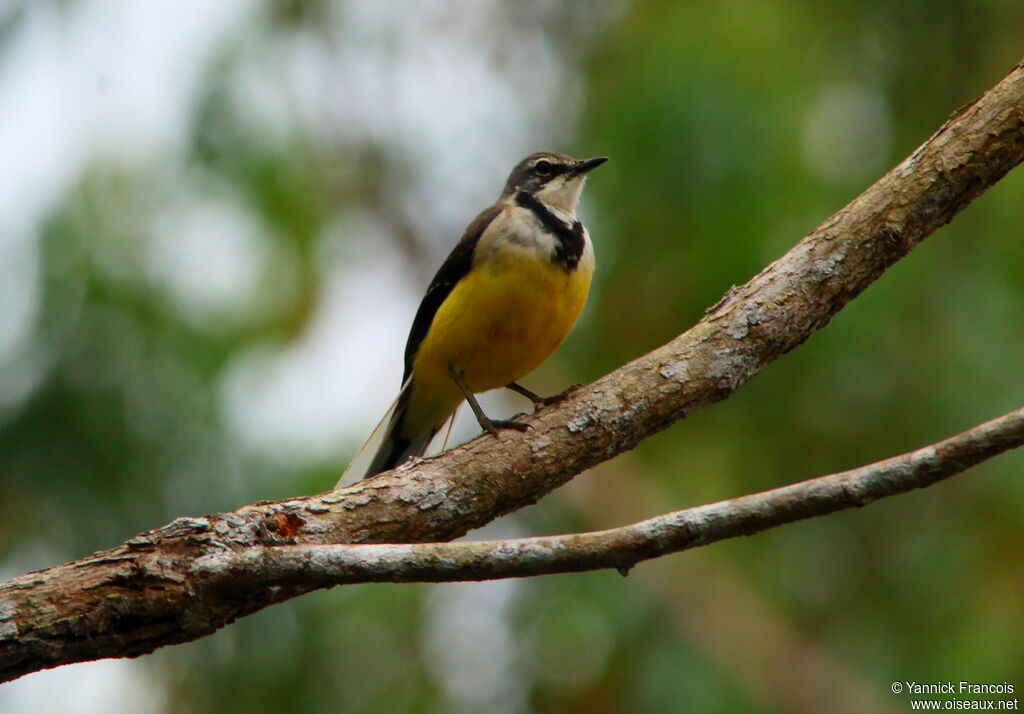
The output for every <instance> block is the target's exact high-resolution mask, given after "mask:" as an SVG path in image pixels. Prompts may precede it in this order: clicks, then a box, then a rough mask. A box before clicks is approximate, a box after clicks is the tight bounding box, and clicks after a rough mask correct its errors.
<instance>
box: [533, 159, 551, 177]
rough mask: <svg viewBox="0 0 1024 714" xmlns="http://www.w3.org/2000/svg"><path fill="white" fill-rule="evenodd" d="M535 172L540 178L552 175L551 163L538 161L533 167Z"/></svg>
mask: <svg viewBox="0 0 1024 714" xmlns="http://www.w3.org/2000/svg"><path fill="white" fill-rule="evenodd" d="M533 170H534V171H536V172H537V175H538V176H547V175H548V174H550V173H551V162H550V161H544V160H541V161H538V162H537V163H535V164H534V165H533Z"/></svg>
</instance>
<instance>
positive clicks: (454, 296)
mask: <svg viewBox="0 0 1024 714" xmlns="http://www.w3.org/2000/svg"><path fill="white" fill-rule="evenodd" d="M607 160H608V159H607V157H604V156H599V157H596V158H593V159H586V160H579V159H574V158H572V157H570V156H566V155H564V154H557V153H554V152H551V151H542V152H539V153H536V154H531V155H530V156H527V157H526V158H525V159H523V160H522V161H520V162H519V163H518V164H517V165H516V167H515V168H514V169H512V173H511V174H510V175H509V177H508V181H507V182H506V183H505V188H504V190H503V191H502V192H501V196H500V197H499V198H498V201H497V202H496V203H495V204H494V205H493V206H491V207H490V208H487V209H485V210H484V211H483V212H482V213H480V215H478V216H477V217H476V218H475V219H473V221H472V222H471V223H470V224H469V226H468V227H467V228H466V231H465V233H464V234H463V236H462V239H461V240H460V241H459V243H458V245H456V246H455V248H454V249H453V250H452V252H451V254H450V255H449V256H448V258H447V259H446V260H445V261H444V263H443V264H442V265H441V268H440V269H439V270H438V271H437V274H436V275H435V276H434V279H433V280H432V281H431V282H430V286H429V287H428V288H427V293H426V295H424V296H423V301H422V302H421V303H420V307H419V310H417V312H416V317H415V319H414V320H413V323H412V329H411V330H410V331H409V339H408V342H407V343H406V346H405V373H404V374H403V375H402V389H401V391H400V392H399V395H398V398H397V399H396V400H395V402H394V404H393V405H392V406H391V409H390V410H388V413H387V414H386V415H385V416H384V419H383V420H382V421H381V423H380V424H379V425H378V426H377V428H376V429H375V430H374V432H373V434H372V435H371V436H370V438H369V439H368V440H367V442H366V443H365V444H363V446H362V448H361V449H360V450H359V453H358V454H357V455H356V457H355V459H353V461H352V463H351V464H350V465H349V467H348V469H346V471H345V473H344V474H343V475H342V477H341V480H340V481H339V482H338V486H337V487H341V486H342V485H347V484H350V483H353V482H355V481H357V480H359V479H361V478H367V477H369V476H373V475H374V474H377V473H380V472H381V471H387V470H388V469H392V468H394V467H395V466H398V465H399V464H401V463H402V462H403V461H405V460H406V459H408V458H409V457H411V456H419V455H421V454H423V452H424V451H426V449H427V447H428V445H429V444H430V442H431V440H432V439H433V438H434V436H435V435H436V434H437V432H438V431H439V430H440V429H441V427H442V426H444V424H445V422H446V421H447V420H448V419H449V418H451V417H452V416H453V415H454V413H455V411H456V410H457V409H458V407H459V404H461V403H462V400H463V399H465V400H466V401H467V402H469V406H470V407H471V408H472V409H473V413H474V415H476V418H477V421H478V422H479V423H480V426H481V428H483V429H485V430H486V431H488V432H490V433H491V434H494V435H496V434H497V433H498V429H502V428H511V429H518V430H520V431H521V430H523V429H525V428H526V425H525V424H522V423H520V422H515V421H511V420H509V421H505V420H496V419H489V418H488V417H487V415H486V414H484V412H483V410H482V409H481V408H480V405H479V404H478V403H477V401H476V398H475V397H474V396H473V395H474V394H476V393H479V392H486V391H488V390H490V389H497V388H499V387H508V388H509V389H512V390H514V391H516V392H518V393H519V394H522V395H523V396H525V397H527V398H529V399H530V400H531V401H532V402H533V403H534V405H535V406H539V405H542V404H545V403H547V400H545V399H543V398H541V397H539V396H537V395H536V394H534V393H533V392H531V391H530V390H528V389H526V388H524V387H522V386H520V385H519V384H516V380H518V379H520V378H522V377H523V376H524V375H526V374H529V373H530V372H532V371H533V370H534V369H535V368H536V367H537V366H539V365H540V364H541V363H542V362H543V361H544V360H546V359H547V358H548V356H549V355H550V354H551V353H552V352H554V350H555V348H556V347H558V345H559V344H561V342H562V340H564V339H565V337H566V336H567V335H568V334H569V331H570V330H571V329H572V326H573V325H574V324H575V323H576V318H577V317H579V314H580V311H581V310H582V309H583V303H584V302H586V299H587V292H588V291H589V290H590V278H591V275H592V274H593V272H594V249H593V246H592V245H591V242H590V236H589V234H588V233H587V229H586V228H584V227H583V224H582V223H580V220H579V219H578V218H577V217H576V205H577V204H578V202H579V198H580V193H581V192H582V190H583V184H584V183H585V182H586V179H587V174H588V173H589V172H590V171H591V170H592V169H594V168H596V167H598V166H600V165H601V164H603V163H604V162H605V161H607Z"/></svg>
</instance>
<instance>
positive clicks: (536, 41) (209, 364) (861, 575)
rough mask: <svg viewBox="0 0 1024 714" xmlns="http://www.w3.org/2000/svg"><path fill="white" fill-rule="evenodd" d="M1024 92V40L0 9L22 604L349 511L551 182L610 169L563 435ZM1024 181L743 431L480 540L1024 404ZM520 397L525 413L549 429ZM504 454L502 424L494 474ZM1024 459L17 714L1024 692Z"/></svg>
mask: <svg viewBox="0 0 1024 714" xmlns="http://www.w3.org/2000/svg"><path fill="white" fill-rule="evenodd" d="M1022 56H1024V3H1021V2H1020V0H985V1H983V2H978V1H977V0H828V1H826V2H820V1H815V2H811V1H810V0H769V1H768V2H762V1H755V0H739V1H734V0H729V1H728V2H726V1H724V0H722V1H718V2H713V1H710V0H705V1H693V2H685V3H676V2H639V1H638V2H631V3H630V2H625V1H623V0H608V1H602V2H593V1H589V0H573V1H567V2H547V1H542V0H529V1H523V2H518V1H517V2H511V1H509V2H477V1H476V0H432V1H430V2H418V3H413V2H375V1H374V0H338V1H336V2H301V1H299V0H292V1H284V0H273V1H271V0H218V1H217V2H206V1H205V0H191V1H187V2H186V1H178V2H170V1H169V0H167V1H155V0H138V1H136V2H120V1H119V0H76V1H75V2H61V1H56V0H31V1H28V2H24V3H21V2H15V1H13V0H0V166H2V170H0V524H2V525H0V572H2V574H3V575H4V576H5V577H7V576H13V575H16V574H20V573H22V572H25V571H27V570H29V569H34V568H40V567H45V566H48V565H52V564H55V563H58V562H61V561H64V560H67V559H72V558H75V557H79V556H82V555H85V554H87V553H89V552H91V551H93V550H95V549H99V548H105V547H110V546H113V545H115V544H118V543H120V542H122V541H124V540H125V539H127V538H129V537H130V536H132V535H133V534H135V533H137V532H139V531H142V530H145V529H147V528H150V527H155V526H157V525H160V524H163V523H165V522H167V521H169V520H171V519H173V518H175V517H177V516H182V515H194V514H204V513H210V512H214V511H221V510H228V509H232V508H235V507H238V506H240V505H243V504H245V503H250V502H253V501H256V500H258V499H264V498H282V497H287V496H293V495H297V494H307V493H313V492H318V491H322V490H325V489H327V488H329V487H330V486H331V485H332V484H333V483H334V481H335V479H336V478H337V476H338V474H339V473H340V471H341V470H342V469H343V467H344V465H345V464H346V462H347V459H348V458H349V457H350V456H351V454H352V452H353V450H354V449H355V448H356V447H357V446H358V444H359V443H360V442H361V441H362V439H363V438H364V437H365V436H366V434H367V433H368V432H369V430H370V429H371V428H372V426H373V424H374V423H375V422H376V420H377V419H378V418H379V417H380V415H381V414H382V413H383V412H384V410H385V409H386V407H387V405H388V404H389V403H390V401H391V400H392V398H393V397H394V395H395V392H396V390H397V388H398V380H399V376H400V373H401V352H402V347H403V345H404V340H405V336H406V332H407V329H408V326H409V324H410V321H411V318H412V315H413V313H414V311H415V308H416V305H417V304H418V300H419V297H420V295H421V293H422V291H423V289H424V287H425V285H426V283H427V281H428V280H429V278H430V276H431V274H432V273H433V271H434V270H435V269H436V267H437V265H438V264H439V263H440V261H441V260H442V259H443V257H444V256H445V255H446V253H447V252H448V250H449V249H450V248H451V246H452V245H453V243H454V241H455V240H457V238H458V236H459V235H460V233H461V230H462V228H463V227H464V226H465V224H466V223H467V222H468V220H469V219H470V218H471V217H472V216H473V215H475V213H476V212H477V211H478V210H480V209H481V208H482V207H484V206H485V205H487V204H488V203H490V202H491V201H492V200H493V198H494V197H495V196H496V194H497V192H498V191H499V189H500V187H501V185H502V183H503V181H504V178H505V175H506V173H507V172H508V170H509V169H510V168H511V166H512V165H513V164H514V163H515V161H517V160H518V159H519V158H521V156H523V155H525V154H527V153H529V152H531V151H534V150H537V149H540V148H553V149H557V150H561V151H566V152H570V153H574V154H576V155H580V156H587V155H597V154H607V155H609V156H611V157H612V161H610V162H609V163H608V164H607V165H606V166H604V167H602V168H601V169H600V170H599V171H597V172H595V174H594V175H593V178H592V180H591V182H590V185H589V187H588V189H587V192H586V196H585V197H584V202H583V205H582V208H581V213H582V215H583V216H584V218H585V220H586V222H587V224H588V226H589V227H590V230H591V233H592V235H593V236H594V238H595V242H596V244H597V252H598V262H599V269H598V272H597V275H596V282H595V285H594V290H593V293H592V296H591V299H590V302H589V304H588V307H587V309H586V311H585V314H584V316H583V318H582V320H581V322H580V324H579V325H578V326H577V328H576V330H575V332H574V333H573V335H572V336H571V337H570V339H569V340H568V341H567V343H566V344H565V345H564V346H563V347H562V348H561V349H560V351H559V352H558V353H557V354H556V356H555V357H553V358H552V359H551V360H550V362H549V363H548V364H546V365H545V366H544V367H543V368H541V369H540V370H539V371H538V372H537V373H535V374H534V375H533V376H531V377H529V378H527V379H526V380H525V381H526V383H527V384H528V385H530V386H531V387H532V388H534V389H536V390H537V391H540V392H547V393H553V392H556V391H559V390H560V389H561V388H563V387H564V386H566V385H568V384H570V383H573V382H585V381H589V380H592V379H594V378H596V377H598V376H599V375H601V374H603V373H605V372H606V371H608V370H610V369H613V368H614V367H616V366H618V365H619V364H621V363H623V362H624V361H626V360H629V359H631V358H633V357H636V356H638V355H640V354H643V353H644V352H646V351H648V350H650V349H652V348H654V347H655V346H657V345H659V344H661V343H663V342H665V341H667V340H669V339H670V338H672V337H673V336H675V335H676V334H678V333H679V332H681V331H682V330H684V329H685V328H686V327H687V326H688V325H690V324H692V323H693V322H694V321H695V320H697V319H698V318H699V317H700V316H701V314H702V312H703V310H704V308H705V307H707V306H708V305H710V304H712V303H714V302H715V301H716V300H717V299H718V297H719V296H720V295H721V294H722V293H723V292H724V291H725V290H726V289H727V288H728V287H729V286H730V285H731V284H734V283H742V282H744V281H745V280H747V279H748V278H749V277H750V276H751V275H753V274H754V273H755V272H757V271H758V270H759V269H760V268H761V267H763V266H764V265H765V264H766V263H767V262H769V261H771V260H772V259H774V258H776V257H777V256H779V255H780V254H782V253H783V252H784V251H785V250H786V249H787V248H788V247H789V246H790V245H791V244H793V243H794V242H795V241H797V240H798V239H799V238H800V237H801V236H802V235H803V234H804V233H806V232H807V231H808V230H809V229H811V228H813V227H814V226H815V225H816V224H817V223H819V222H820V221H822V220H823V219H825V218H826V217H827V216H828V215H830V214H831V213H832V212H833V211H835V210H837V209H838V208H840V207H841V206H842V205H843V204H845V203H846V202H847V201H848V200H850V199H852V198H853V197H854V196H856V195H857V194H858V193H859V192H860V191H861V190H863V189H864V188H865V187H866V186H867V185H869V184H870V183H871V182H872V181H873V180H874V179H875V178H877V177H878V176H880V175H881V174H882V173H883V172H884V171H885V170H887V168H888V167H890V166H891V165H893V164H894V163H895V162H897V161H899V160H900V159H901V158H902V157H903V156H905V155H906V154H908V153H909V152H910V151H912V150H913V148H914V147H915V146H916V145H917V144H918V143H920V142H921V141H923V140H924V139H925V138H927V137H928V135H929V134H931V133H932V132H933V131H934V130H935V129H936V128H937V127H938V126H939V125H940V124H941V123H942V122H943V121H944V120H945V119H946V118H947V116H948V115H949V114H950V113H951V112H953V111H954V110H955V109H956V108H958V107H960V106H961V105H963V104H964V103H966V102H968V101H969V100H971V99H972V98H974V97H975V96H977V95H978V94H979V93H981V92H982V91H983V90H985V89H987V88H988V87H989V86H991V85H992V84H994V83H995V82H996V81H997V80H999V79H1000V78H1001V77H1002V76H1003V75H1004V74H1005V73H1006V71H1008V69H1009V68H1010V67H1011V66H1012V65H1013V64H1014V63H1015V62H1017V61H1018V60H1020V58H1021V57H1022ZM1022 246H1024V172H1022V171H1020V170H1018V171H1017V172H1015V173H1013V174H1011V175H1010V176H1008V177H1007V178H1006V179H1005V180H1004V181H1002V182H1001V183H1000V184H999V185H998V186H996V187H995V188H993V189H992V190H991V191H989V192H988V193H987V194H985V195H984V196H983V197H981V198H980V199H979V200H977V201H976V202H975V203H974V204H972V205H971V206H970V207H969V208H968V209H967V210H966V211H965V212H964V213H963V214H962V215H961V216H960V217H958V218H957V219H956V220H955V221H954V222H953V223H952V224H951V225H950V226H948V227H946V228H943V229H942V230H941V231H939V232H938V234H936V235H935V236H934V237H933V238H931V239H929V240H928V241H927V242H926V243H925V244H924V245H922V246H921V247H920V248H918V249H917V250H915V251H914V253H913V254H912V255H911V256H910V257H909V258H908V259H906V260H905V261H903V262H901V263H900V264H899V265H897V266H896V267H894V268H893V269H892V270H891V271H890V272H889V273H888V274H887V275H886V276H885V277H884V278H882V279H881V280H880V281H878V282H877V283H876V284H875V285H873V286H872V287H871V288H870V289H869V290H868V291H867V293H865V294H864V295H863V296H862V297H861V298H859V299H858V300H856V301H855V302H854V303H852V304H851V305H850V306H849V307H848V308H847V309H846V310H844V311H843V312H842V313H841V314H840V315H839V316H837V317H836V318H835V319H834V320H833V321H832V323H831V324H830V325H829V326H828V328H827V329H825V330H824V331H822V332H821V333H819V334H818V335H816V336H814V337H813V338H812V339H811V340H809V341H808V342H807V343H806V344H805V345H804V346H802V347H801V348H800V349H798V350H796V351H794V352H793V353H791V354H790V355H787V356H786V357H785V358H783V359H781V360H779V361H778V362H777V363H775V364H773V365H771V366H770V367H769V368H767V369H766V370H765V371H764V372H763V374H761V375H760V376H758V378H757V379H755V380H754V381H753V382H752V383H751V384H749V385H748V386H746V387H744V388H743V389H742V390H741V391H740V392H739V393H738V394H736V395H735V396H734V397H733V398H732V399H730V400H729V401H728V402H726V403H723V404H720V405H718V406H716V407H715V408H713V409H711V410H708V411H706V412H704V413H700V414H695V415H693V417H692V418H690V419H687V420H686V421H685V422H683V423H680V424H677V425H675V426H674V427H672V428H671V429H669V430H668V431H666V432H664V433H662V434H660V435H658V436H657V437H655V438H652V439H650V440H648V441H646V442H645V443H644V444H642V445H641V446H640V447H639V448H638V449H636V450H635V451H634V452H632V453H630V454H626V455H624V456H622V457H620V458H618V459H616V460H615V461H613V462H611V463H608V464H605V465H603V466H601V467H600V468H598V469H595V470H594V471H593V472H591V473H588V474H585V475H583V476H581V477H579V478H578V479H577V480H576V481H575V482H574V483H573V484H571V485H570V486H569V487H567V488H564V489H562V490H561V491H560V492H559V493H556V494H554V495H552V496H550V497H549V498H547V499H545V500H544V502H542V503H541V504H539V505H537V506H534V507H531V508H529V509H526V510H524V511H521V512H519V513H516V514H514V515H512V516H510V517H507V518H505V519H503V520H501V521H499V522H498V523H496V524H494V525H492V526H490V527H489V528H487V529H485V531H483V532H482V533H478V534H475V536H476V537H480V536H481V535H483V536H487V537H501V536H516V535H526V534H543V533H562V532H571V531H577V530H590V529H596V528H603V527H609V526H614V525H619V524H623V523H627V522H630V521H632V520H636V519H639V518H643V517H645V516H651V515H655V514H657V513H661V512H665V511H668V510H674V509H679V508H684V507H687V506H691V505H696V504H700V503H705V502H708V501H713V500H718V499H722V498H727V497H731V496H736V495H740V494H743V493H747V492H751V491H755V490H759V489H765V488H769V487H773V486H777V485H781V484H785V483H789V482H792V481H797V480H800V479H803V478H807V477H811V476H815V475H819V474H822V473H829V472H833V471H837V470H841V469H844V468H848V467H852V466H856V465H860V464H863V463H867V462H870V461H874V460H877V459H880V458H884V457H887V456H890V455H893V454H896V453H900V452H903V451H906V450H909V449H912V448H914V447H917V446H920V445H923V444H925V443H929V442H932V441H935V440H938V439H940V438H942V437H945V436H948V435H950V434H952V433H955V432H958V431H960V430H962V429H964V428H967V427H969V426H971V425H973V424H974V423H976V422H979V421H982V420H985V419H987V418H991V417H994V416H996V415H998V414H1001V413H1003V412H1005V411H1008V410H1010V409H1013V408H1015V407H1017V406H1019V405H1020V404H1021V403H1022V401H1024V372H1022V367H1024V364H1022V355H1024V249H1022ZM515 399H516V398H514V397H513V398H512V399H509V398H507V397H505V396H501V395H496V396H493V397H490V398H489V399H488V400H487V401H486V403H485V404H486V406H487V408H488V409H490V410H493V411H495V412H497V413H512V412H514V411H517V410H521V409H523V408H524V406H525V405H524V404H523V402H522V400H520V401H515ZM474 433H475V430H474V429H473V428H472V424H466V423H465V422H463V423H462V424H461V425H460V426H459V428H458V431H457V435H458V437H459V438H466V437H468V436H471V435H473V434H474ZM1022 471H1024V454H1010V455H1007V456H1004V457H1002V458H1000V459H998V460H997V461H995V462H993V463H991V464H987V465H984V466H982V467H979V468H977V469H975V470H974V471H973V472H971V473H970V474H969V475H966V476H963V477H959V478H957V479H954V480H953V481H951V482H948V483H944V484H942V485H939V486H937V487H934V488H931V489H928V490H927V491H924V492H919V493H914V494H911V495H906V496H902V497H899V498H894V499H891V500H888V501H885V502H883V503H879V504H876V505H873V506H871V507H870V508H867V509H863V510H859V511H857V512H847V513H843V514H839V515H835V516H831V517H828V518H822V519H818V520H815V521H811V522H804V523H800V524H797V525H793V526H788V527H785V528H780V529H777V530H774V531H771V532H768V533H765V534H762V535H759V536H757V537H754V538H748V539H744V540H737V541H732V542H727V543H720V544H717V545H714V546H713V547H710V548H708V549H706V550H704V551H701V552H691V553H686V554H681V555H677V556H674V557H669V558H665V559H663V560H661V561H659V562H657V563H652V564H646V565H642V566H640V567H638V568H636V569H635V570H634V571H633V572H632V573H631V574H630V576H629V577H628V578H622V577H620V576H619V575H617V574H615V573H607V572H601V573H590V574H582V575H567V576H560V577H549V578H543V579H534V580H510V581H504V582H496V583H489V584H452V585H430V586H427V585H424V586H407V585H402V586H385V585H377V586H362V587H348V588H342V589H336V590H333V591H330V592H322V593H316V594H313V595H311V596H308V597H304V598H301V599H299V600H297V601H293V602H289V603H285V604H283V605H280V606H277V607H274V608H272V609H270V610H268V611H265V612H262V613H259V614H257V615H254V616H252V617H249V618H247V619H246V620H244V621H242V622H239V623H237V624H235V625H233V626H231V627H229V628H227V629H225V630H223V631H221V632H218V633H217V634H215V635H214V636H212V637H208V638H206V639H204V640H202V641H199V642H195V643H191V644H187V645H183V646H179V647H175V648H172V649H167V650H162V651H160V652H158V653H156V654H154V655H151V656H147V657H144V658H141V659H138V660H132V661H123V660H121V661H107V662H99V663H90V664H82V665H75V666H71V667H64V668H61V669H59V670H55V671H51V672H44V673H40V674H34V675H31V676H28V677H25V678H23V679H21V680H19V681H18V682H16V683H13V684H9V685H5V686H3V687H0V711H2V712H4V713H5V714H20V713H22V712H33V714H38V713H40V712H60V713H62V714H63V713H82V714H86V713H92V712H103V713H104V714H118V713H120V712H126V713H129V712H130V713H133V714H134V713H139V712H142V713H154V714H167V713H172V712H197V713H203V712H218V713H221V714H223V713H229V712H240V713H241V712H271V711H298V712H311V713H315V712H338V711H345V712H375V713H376V712H467V713H468V712H495V713H502V714H503V713H507V714H518V713H521V712H630V713H632V712H652V713H653V712H658V713H661V712H676V711H700V712H820V711H865V712H867V711H872V712H886V711H906V710H907V709H908V705H907V702H906V699H905V697H897V696H895V695H893V694H892V693H891V692H890V691H889V688H890V683H891V682H892V681H893V680H917V681H929V682H930V681H944V680H947V679H951V680H953V681H958V680H960V679H966V680H970V681H975V682H1003V681H1009V682H1014V683H1016V686H1017V688H1018V691H1020V690H1021V688H1024V667H1022V663H1024V566H1022V558H1024V539H1022V538H1021V529H1022V527H1024V479H1022V478H1021V472H1022Z"/></svg>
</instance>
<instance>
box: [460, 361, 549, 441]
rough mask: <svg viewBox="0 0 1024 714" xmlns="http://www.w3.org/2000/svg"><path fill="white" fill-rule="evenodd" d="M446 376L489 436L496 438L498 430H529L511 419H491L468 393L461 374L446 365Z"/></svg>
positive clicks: (470, 393)
mask: <svg viewBox="0 0 1024 714" xmlns="http://www.w3.org/2000/svg"><path fill="white" fill-rule="evenodd" d="M448 376H449V377H451V378H452V381H453V382H455V385H456V386H457V387H458V388H459V390H460V391H461V392H462V396H464V397H465V398H466V401H467V402H469V408H470V409H472V410H473V416H475V417H476V420H477V422H478V423H479V424H480V428H481V429H483V430H484V431H486V432H488V433H490V434H491V436H497V435H498V430H499V429H515V430H516V431H526V430H527V429H529V428H530V426H529V425H528V424H522V423H520V422H517V421H512V420H511V419H491V418H489V417H488V416H487V415H486V414H484V410H483V409H481V408H480V404H479V403H478V402H477V401H476V397H475V396H473V392H471V391H470V389H469V385H467V384H466V380H465V379H464V378H463V376H462V374H461V373H459V372H458V371H457V370H456V369H455V367H454V366H452V365H448Z"/></svg>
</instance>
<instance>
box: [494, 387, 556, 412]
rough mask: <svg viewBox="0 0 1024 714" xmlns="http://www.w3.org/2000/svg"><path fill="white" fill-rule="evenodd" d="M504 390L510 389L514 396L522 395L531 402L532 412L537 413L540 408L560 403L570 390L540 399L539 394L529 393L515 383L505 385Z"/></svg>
mask: <svg viewBox="0 0 1024 714" xmlns="http://www.w3.org/2000/svg"><path fill="white" fill-rule="evenodd" d="M505 389H511V390H512V391H513V392H515V393H516V394H522V395H523V396H524V397H526V398H527V399H529V400H530V401H531V402H533V410H534V411H537V410H538V409H540V408H541V407H547V406H550V405H552V404H558V402H560V401H562V400H563V399H565V398H566V397H567V396H568V395H569V391H570V390H568V389H567V390H565V391H564V392H562V393H561V394H553V395H551V396H550V397H542V396H540V395H539V394H537V393H536V392H531V391H530V390H529V389H527V388H526V387H524V386H523V385H521V384H517V383H516V382H512V383H511V384H506V385H505Z"/></svg>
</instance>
